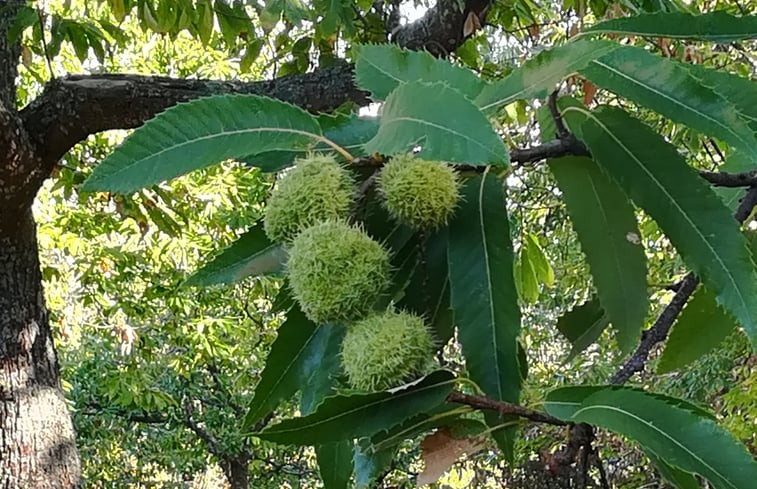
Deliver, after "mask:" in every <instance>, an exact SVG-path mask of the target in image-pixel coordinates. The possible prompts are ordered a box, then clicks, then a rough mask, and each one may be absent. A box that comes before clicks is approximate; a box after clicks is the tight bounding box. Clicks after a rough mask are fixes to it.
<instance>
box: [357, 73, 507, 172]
mask: <svg viewBox="0 0 757 489" xmlns="http://www.w3.org/2000/svg"><path fill="white" fill-rule="evenodd" d="M416 146H420V148H421V149H420V152H419V153H418V156H419V157H422V158H426V159H431V160H443V161H450V162H459V163H467V164H471V165H476V164H489V163H491V164H506V163H507V162H508V152H507V148H506V147H505V144H504V143H503V142H502V139H501V138H500V137H499V136H498V135H497V133H496V132H494V129H493V128H492V126H491V124H490V123H489V121H488V120H487V119H486V117H484V115H483V114H482V113H481V112H480V111H479V110H478V109H477V108H476V107H475V106H474V105H473V103H472V102H471V101H470V100H468V99H467V98H465V96H464V95H463V94H462V93H460V92H458V91H457V90H455V89H453V88H450V87H449V86H447V85H446V84H444V83H422V82H412V83H406V84H404V85H401V86H400V87H398V88H397V89H396V90H394V91H393V92H392V93H391V95H389V97H388V98H387V99H386V103H385V104H384V107H383V109H382V114H381V123H380V125H379V130H378V134H376V137H375V138H373V139H372V140H370V141H369V142H368V144H366V151H367V152H368V153H381V154H395V153H402V152H409V151H412V150H413V149H414V148H415V147H416Z"/></svg>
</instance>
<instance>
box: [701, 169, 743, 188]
mask: <svg viewBox="0 0 757 489" xmlns="http://www.w3.org/2000/svg"><path fill="white" fill-rule="evenodd" d="M699 176H701V177H702V178H704V179H705V180H707V181H708V182H710V183H711V184H713V185H714V186H716V187H754V186H755V185H757V170H752V171H748V172H744V173H728V172H717V171H706V170H700V171H699Z"/></svg>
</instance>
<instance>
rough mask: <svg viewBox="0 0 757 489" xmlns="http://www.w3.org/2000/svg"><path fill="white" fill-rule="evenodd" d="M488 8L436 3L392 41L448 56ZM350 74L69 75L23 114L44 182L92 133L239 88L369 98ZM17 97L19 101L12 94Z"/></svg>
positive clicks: (331, 101) (315, 103) (329, 100)
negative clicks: (243, 77) (469, 23)
mask: <svg viewBox="0 0 757 489" xmlns="http://www.w3.org/2000/svg"><path fill="white" fill-rule="evenodd" d="M488 6H489V0H466V1H465V2H464V5H461V3H460V2H459V1H458V0H439V1H438V2H437V4H436V5H435V6H434V7H432V8H430V9H429V10H428V11H427V12H426V15H424V16H423V17H422V18H421V19H419V20H417V21H415V22H413V23H411V24H408V25H404V26H401V27H399V28H397V30H396V32H394V33H393V41H394V42H396V43H397V44H399V45H400V46H402V47H406V48H409V49H423V48H427V49H429V50H430V51H431V52H432V53H442V52H444V53H449V52H451V51H453V50H454V49H457V48H458V47H459V46H460V45H461V44H462V43H463V42H464V41H465V39H466V38H467V37H468V36H470V35H471V34H472V31H470V29H466V28H464V26H465V25H466V19H468V16H469V14H470V13H471V12H477V19H479V24H478V26H479V27H480V23H481V22H483V19H484V17H485V15H486V10H487V9H488ZM474 30H475V29H474ZM464 31H466V33H465V35H464ZM439 46H442V47H443V49H441V48H439ZM11 64H13V65H14V66H15V65H16V63H15V62H14V63H11ZM353 78H354V73H353V68H352V66H351V65H349V64H346V63H343V64H340V65H337V66H333V67H328V68H319V69H318V70H316V71H314V72H312V73H306V74H302V75H291V76H285V77H282V78H278V79H275V80H266V81H258V82H248V83H243V82H236V81H211V80H186V79H176V78H168V77H154V76H140V75H126V74H123V75H90V76H81V75H78V76H69V77H66V78H63V79H58V80H53V81H51V82H49V83H48V84H47V86H46V87H45V90H44V91H43V93H42V95H40V97H39V98H38V99H36V100H35V101H34V102H33V103H31V104H30V105H29V106H28V107H27V108H25V109H24V110H23V111H22V118H23V121H24V126H25V127H26V129H27V132H28V133H29V134H31V135H33V137H34V141H35V143H36V147H37V149H38V153H39V156H40V158H41V164H42V169H41V171H40V172H38V173H40V174H42V175H43V177H42V178H43V179H44V178H46V176H47V175H48V174H49V172H50V171H51V170H52V168H53V166H54V165H55V163H56V162H57V161H58V159H60V158H61V157H62V156H63V155H64V154H65V153H66V152H67V151H68V150H69V149H71V148H72V147H73V146H74V145H75V144H76V143H78V142H79V141H82V140H84V139H85V138H86V137H87V136H89V135H90V134H94V133H97V132H100V131H105V130H108V129H131V128H134V127H138V126H140V125H141V124H143V123H144V122H145V121H146V120H148V119H150V118H152V117H153V116H155V114H157V113H158V112H161V111H163V110H165V109H167V108H168V107H171V106H172V105H175V104H177V103H179V102H185V101H188V100H191V99H194V98H198V97H202V96H208V95H214V94H227V93H242V94H256V95H266V96H269V97H272V98H276V99H279V100H283V101H286V102H290V103H293V104H295V105H299V106H301V107H303V108H305V109H307V110H310V111H313V112H328V111H331V110H333V109H335V108H336V107H338V106H340V105H342V104H344V103H345V102H355V103H357V104H358V105H365V104H367V103H368V102H369V98H368V94H367V93H366V92H364V91H362V90H360V89H359V88H357V86H355V84H354V81H353ZM0 81H2V80H0ZM0 86H3V85H1V84H0ZM13 97H14V100H15V91H14V93H13ZM35 183H36V184H37V186H39V185H41V183H42V180H41V179H39V178H36V179H35Z"/></svg>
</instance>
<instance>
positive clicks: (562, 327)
mask: <svg viewBox="0 0 757 489" xmlns="http://www.w3.org/2000/svg"><path fill="white" fill-rule="evenodd" d="M608 323H609V321H608V319H607V314H606V313H605V310H604V309H602V305H601V304H600V302H599V300H598V299H592V300H590V301H587V302H584V303H583V304H581V305H580V306H577V307H574V308H573V309H571V310H570V311H569V312H567V313H565V314H563V315H562V316H560V318H559V319H558V320H557V329H558V330H559V331H560V332H561V333H562V334H563V335H565V337H566V338H567V339H568V341H570V343H571V345H573V347H572V348H571V350H570V353H568V358H567V359H566V361H570V360H572V359H573V358H575V356H576V355H578V354H579V353H581V352H582V351H584V350H585V349H586V348H588V347H589V345H591V344H592V343H594V342H595V341H597V338H599V335H601V334H602V331H604V330H605V328H606V327H607V324H608Z"/></svg>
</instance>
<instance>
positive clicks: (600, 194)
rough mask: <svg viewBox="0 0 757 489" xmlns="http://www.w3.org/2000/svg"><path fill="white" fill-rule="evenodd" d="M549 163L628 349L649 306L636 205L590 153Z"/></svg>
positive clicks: (605, 305) (620, 340) (599, 289)
mask: <svg viewBox="0 0 757 489" xmlns="http://www.w3.org/2000/svg"><path fill="white" fill-rule="evenodd" d="M548 164H549V169H550V170H551V171H552V174H553V175H554V176H555V179H556V180H557V184H558V186H559V187H560V191H561V192H562V198H563V201H564V202H565V206H566V207H567V209H568V214H569V215H570V219H571V222H572V223H573V228H574V229H575V230H576V234H577V235H578V240H579V242H580V243H581V249H582V250H583V252H584V254H585V255H586V259H587V261H588V262H589V268H590V270H591V275H592V277H593V278H594V285H595V286H596V288H597V295H598V296H599V299H600V301H601V303H602V307H603V308H604V310H605V312H606V313H607V318H608V319H609V320H610V322H611V323H612V325H613V327H614V328H615V330H616V338H617V340H618V344H619V345H620V347H621V350H623V351H624V352H628V351H630V350H631V349H632V348H633V347H634V346H635V345H636V344H637V343H638V341H639V335H640V332H641V328H642V326H643V325H644V319H645V318H646V314H647V309H648V300H647V260H646V256H645V255H644V248H643V247H642V246H641V233H639V229H638V227H637V223H636V216H635V214H634V209H633V206H632V205H631V203H630V202H629V201H628V197H626V194H625V192H623V190H622V189H621V188H620V187H619V186H618V184H617V183H615V182H614V181H613V180H612V179H610V178H609V177H608V176H607V175H606V174H605V173H603V172H602V171H601V170H600V169H599V167H598V166H597V164H596V163H595V162H594V161H592V160H591V159H589V158H584V157H567V158H559V159H551V160H548ZM600 331H601V329H600ZM595 339H596V338H595ZM585 346H588V345H585Z"/></svg>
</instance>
